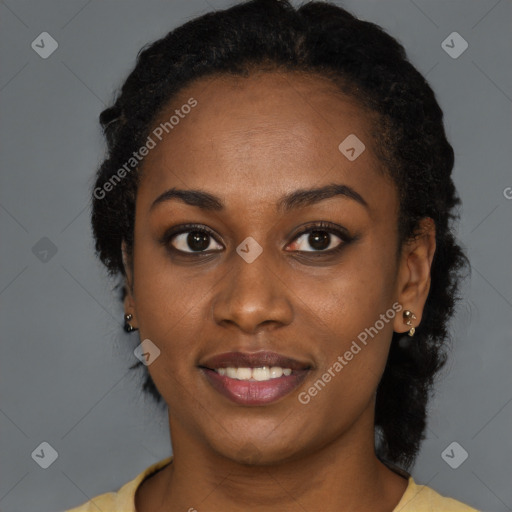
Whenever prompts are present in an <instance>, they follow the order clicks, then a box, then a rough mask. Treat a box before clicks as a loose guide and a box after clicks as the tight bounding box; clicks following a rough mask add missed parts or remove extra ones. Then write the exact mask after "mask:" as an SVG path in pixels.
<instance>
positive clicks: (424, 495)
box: [393, 476, 479, 512]
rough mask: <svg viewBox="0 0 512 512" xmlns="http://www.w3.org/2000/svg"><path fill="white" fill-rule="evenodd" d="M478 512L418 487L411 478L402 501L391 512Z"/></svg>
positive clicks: (428, 488)
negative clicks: (440, 511)
mask: <svg viewBox="0 0 512 512" xmlns="http://www.w3.org/2000/svg"><path fill="white" fill-rule="evenodd" d="M439 510H442V511H443V512H479V511H478V510H477V509H475V508H472V507H470V506H469V505H466V504H465V503H462V502H461V501H457V500H455V499H453V498H447V497H445V496H442V495H441V494H439V493H437V492H436V491H434V489H432V488H430V487H428V486H426V485H418V484H417V483H416V482H415V481H414V479H413V477H412V476H410V477H409V484H408V486H407V489H406V490H405V493H404V495H403V496H402V499H401V500H400V502H399V503H398V505H397V506H396V507H395V509H394V510H393V512H433V511H439Z"/></svg>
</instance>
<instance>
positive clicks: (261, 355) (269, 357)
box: [199, 351, 311, 370]
mask: <svg viewBox="0 0 512 512" xmlns="http://www.w3.org/2000/svg"><path fill="white" fill-rule="evenodd" d="M199 366H202V367H205V368H209V369H211V370H214V369H216V368H227V367H229V366H231V367H234V368H261V367H263V366H280V367H281V368H290V369H291V370H308V369H309V368H311V365H310V364H308V363H305V362H301V361H298V360H296V359H293V358H291V357H286V356H283V355H281V354H278V353H276V352H269V351H260V352H253V353H249V352H224V353H222V354H217V355H214V356H211V357H208V358H207V359H204V360H202V361H201V362H200V363H199Z"/></svg>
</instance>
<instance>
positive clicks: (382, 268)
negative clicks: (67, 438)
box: [73, 0, 474, 512]
mask: <svg viewBox="0 0 512 512" xmlns="http://www.w3.org/2000/svg"><path fill="white" fill-rule="evenodd" d="M100 121H101V124H102V126H103V128H104V131H105V135H106V138H107V142H108V148H109V153H108V156H107V158H106V160H105V161H104V162H103V164H102V166H101V168H100V169H99V171H98V175H97V182H96V185H95V188H94V192H93V195H94V199H93V213H92V223H93V228H94V235H95V239H96V249H97V252H98V255H99V257H100V258H101V260H102V261H103V263H104V264H105V265H106V266H107V268H108V269H109V271H110V272H111V273H112V274H113V275H120V276H122V279H123V282H124V294H123V300H124V308H125V321H126V330H127V331H128V332H136V335H138V336H139V337H140V341H141V345H140V346H139V347H138V352H137V353H138V356H139V358H140V360H141V361H142V362H141V363H139V366H142V367H143V368H147V370H148V374H147V376H146V382H145V385H144V389H145V390H146V391H148V392H150V393H151V394H152V395H153V396H154V397H155V398H156V399H157V401H159V402H160V403H162V404H163V405H164V406H165V405H167V406H168V411H169V412H168V416H169V426H170V432H171V437H172V445H173V453H174V455H173V457H171V458H166V459H164V460H162V461H160V462H158V463H157V464H154V465H153V466H151V467H150V468H147V469H146V470H145V471H144V472H143V473H141V474H140V475H139V476H138V477H137V478H135V479H134V480H132V481H131V482H128V483H127V484H126V485H125V486H123V487H122V488H121V489H120V490H119V492H117V493H107V494H104V495H102V496H99V497H97V498H96V499H94V500H91V501H90V502H88V503H86V504H84V505H82V506H81V507H78V508H76V509H73V511H74V512H84V511H89V510H91V511H92V510H98V509H99V510H105V511H106V510H108V511H123V512H125V511H137V512H148V511H151V512H158V511H164V510H165V511H171V512H173V511H178V510H182V511H183V510H189V511H193V510H198V511H201V510H212V511H213V510H223V511H242V510H244V511H245V510H251V511H252V510H255V511H260V510H261V511H274V510H279V511H281V512H282V511H295V510H305V511H316V510H322V511H337V512H341V511H357V510H360V511H367V510H368V511H370V510H371V511H378V512H391V511H402V512H411V511H416V512H418V511H426V510H443V511H471V510H474V509H473V508H471V507H469V506H466V505H464V504H462V503H460V502H458V501H456V500H453V499H450V498H446V497H442V496H440V495H439V494H438V493H436V492H435V491H434V490H433V489H430V488H428V487H425V486H421V485H417V484H416V483H415V482H414V479H413V478H412V477H411V476H410V474H409V473H407V471H406V469H407V468H408V467H410V466H411V464H412V462H413V461H414V459H415V456H416V454H417V453H418V450H419V447H420V443H421V440H422V438H423V433H424V430H425V426H426V405H427V400H428V395H429V390H430V388H431V386H432V383H433V378H434V376H435V374H436V372H437V371H438V370H439V369H440V368H441V367H442V365H443V364H444V362H445V359H446V355H445V353H444V352H443V348H444V345H445V344H446V342H447V322H448V320H449V318H450V317H451V315H452V314H453V308H454V304H455V301H456V298H457V290H458V285H459V281H460V278H461V275H462V271H463V270H464V269H465V268H466V266H467V261H466V258H465V256H464V254H463V252H462V251H461V249H460V247H459V246H458V245H457V243H456V241H455V238H454V236H453V233H452V227H451V222H452V220H453V219H454V218H455V216H456V215H455V212H454V208H455V206H456V205H457V204H458V203H459V199H458V197H457V195H456V191H455V188H454V185H453V182H452V179H451V170H452V168H453V163H454V156H453V150H452V147H451V146H450V144H449V143H448V141H447V139H446V136H445V132H444V127H443V114H442V111H441V110H440V108H439V105H438V103H437V102H436V99H435V96H434V93H433V91H432V90H431V88H430V87H429V85H428V84H427V83H426V81H425V79H424V78H423V77H422V76H421V75H420V74H419V72H418V71H417V70H416V69H415V68H414V67H413V66H412V65H411V64H410V63H409V62H408V61H407V59H406V56H405V52H404V50H403V48H402V46H401V45H400V44H399V43H398V42H397V41H396V40H394V39H393V38H391V37H390V36H389V35H387V34H386V33H385V32H384V31H383V30H382V29H381V28H380V27H378V26H376V25H374V24H371V23H368V22H363V21H359V20H357V19H356V18H354V17H353V16H352V15H351V14H349V13H348V12H346V11H345V10H343V9H341V8H339V7H336V6H334V5H330V4H328V3H323V2H313V3H309V4H305V5H304V6H302V7H301V8H299V9H294V8H293V7H292V6H291V5H290V4H289V3H288V2H287V1H278V0H254V1H250V2H247V3H242V4H238V5H236V6H234V7H232V8H230V9H227V10H225V11H217V12H214V13H210V14H207V15H205V16H202V17H200V18H197V19H195V20H192V21H190V22H188V23H186V24H185V25H183V26H181V27H179V28H177V29H176V30H174V31H172V32H171V33H169V34H168V35H167V36H166V37H164V38H163V39H161V40H159V41H157V42H155V43H153V44H152V45H150V46H149V47H147V48H145V49H144V51H142V52H141V53H140V55H139V57H138V60H137V65H136V67H135V69H134V70H133V72H132V73H131V74H130V76H129V77H128V79H127V80H126V82H125V84H124V85H123V88H122V91H121V93H120V94H119V96H118V98H117V100H116V102H115V104H114V105H113V106H112V107H111V108H108V109H106V110H105V111H104V112H102V114H101V117H100ZM143 363H144V365H143Z"/></svg>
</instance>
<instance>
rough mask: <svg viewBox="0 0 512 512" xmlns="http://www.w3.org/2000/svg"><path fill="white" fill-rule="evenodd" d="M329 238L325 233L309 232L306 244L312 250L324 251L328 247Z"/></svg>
mask: <svg viewBox="0 0 512 512" xmlns="http://www.w3.org/2000/svg"><path fill="white" fill-rule="evenodd" d="M330 238H331V236H330V235H329V233H327V232H326V231H311V233H310V234H309V237H308V243H309V244H310V245H311V247H313V248H314V249H319V250H320V249H325V248H326V247H329V243H330Z"/></svg>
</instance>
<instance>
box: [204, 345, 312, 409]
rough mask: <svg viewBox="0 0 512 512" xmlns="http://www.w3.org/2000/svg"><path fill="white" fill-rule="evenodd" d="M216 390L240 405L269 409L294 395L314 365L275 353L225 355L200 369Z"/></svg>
mask: <svg viewBox="0 0 512 512" xmlns="http://www.w3.org/2000/svg"><path fill="white" fill-rule="evenodd" d="M198 367H199V369H200V371H201V372H202V373H203V375H204V376H205V377H206V380H207V382H208V383H209V384H210V385H211V386H212V388H213V389H214V390H216V391H217V392H219V393H220V394H221V395H223V396H224V397H226V398H228V399H229V400H231V401H232V402H234V403H236V404H239V405H250V406H254V405H266V404H270V403H273V402H276V401H277V400H279V399H281V398H283V397H284V396H286V395H288V394H290V393H291V392H292V391H294V390H295V389H296V388H297V387H298V386H299V385H300V384H301V383H302V381H303V380H304V379H305V377H306V375H307V374H308V372H309V371H310V370H311V365H310V364H308V363H303V362H300V361H297V360H295V359H292V358H289V357H285V356H282V355H280V354H277V353H275V352H256V353H252V354H250V353H243V352H226V353H224V354H219V355H217V356H214V357H211V358H209V359H207V360H205V361H202V362H201V363H200V364H199V365H198Z"/></svg>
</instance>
